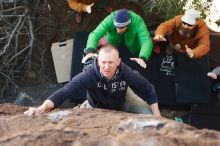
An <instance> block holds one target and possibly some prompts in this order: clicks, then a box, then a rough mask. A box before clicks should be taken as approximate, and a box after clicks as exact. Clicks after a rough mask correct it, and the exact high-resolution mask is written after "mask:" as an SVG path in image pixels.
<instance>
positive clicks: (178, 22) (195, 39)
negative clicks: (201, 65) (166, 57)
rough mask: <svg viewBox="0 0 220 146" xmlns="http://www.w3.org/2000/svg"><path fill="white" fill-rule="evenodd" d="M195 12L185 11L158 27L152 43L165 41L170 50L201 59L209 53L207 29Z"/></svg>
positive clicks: (198, 14) (191, 10)
mask: <svg viewBox="0 0 220 146" xmlns="http://www.w3.org/2000/svg"><path fill="white" fill-rule="evenodd" d="M199 18H200V12H199V11H197V10H193V9H190V10H187V11H185V14H184V15H179V16H176V17H174V18H173V19H170V20H168V21H166V22H164V23H162V24H160V25H159V26H158V28H157V29H156V31H155V37H154V39H153V40H154V41H156V42H159V41H166V38H168V39H169V44H170V45H169V46H170V47H171V48H172V50H176V51H179V52H181V53H185V54H186V55H187V56H188V57H189V58H201V57H203V56H204V55H206V54H207V53H208V52H209V49H210V40H209V34H210V32H209V29H208V27H207V25H206V24H205V22H204V21H203V20H202V19H199Z"/></svg>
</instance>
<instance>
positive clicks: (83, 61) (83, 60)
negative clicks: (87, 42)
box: [82, 53, 97, 63]
mask: <svg viewBox="0 0 220 146" xmlns="http://www.w3.org/2000/svg"><path fill="white" fill-rule="evenodd" d="M94 56H97V54H95V53H88V54H86V56H84V57H83V59H82V63H85V62H86V61H87V60H88V59H89V58H92V57H94Z"/></svg>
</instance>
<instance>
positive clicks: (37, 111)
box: [24, 107, 44, 116]
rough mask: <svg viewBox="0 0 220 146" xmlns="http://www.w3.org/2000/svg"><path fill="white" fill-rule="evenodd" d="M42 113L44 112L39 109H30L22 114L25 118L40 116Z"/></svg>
mask: <svg viewBox="0 0 220 146" xmlns="http://www.w3.org/2000/svg"><path fill="white" fill-rule="evenodd" d="M43 112H44V110H43V109H41V108H39V107H38V108H34V107H30V108H29V109H28V110H27V111H25V112H24V114H25V115H27V116H34V115H40V114H42V113H43Z"/></svg>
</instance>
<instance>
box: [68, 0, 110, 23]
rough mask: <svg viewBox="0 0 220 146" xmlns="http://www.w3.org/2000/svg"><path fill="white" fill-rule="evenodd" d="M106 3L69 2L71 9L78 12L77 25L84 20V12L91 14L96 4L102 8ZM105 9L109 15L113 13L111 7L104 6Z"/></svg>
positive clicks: (82, 0) (97, 0) (76, 0)
mask: <svg viewBox="0 0 220 146" xmlns="http://www.w3.org/2000/svg"><path fill="white" fill-rule="evenodd" d="M104 3H106V0H68V5H69V7H70V8H71V9H73V10H75V11H76V12H77V13H76V18H75V20H76V22H77V23H80V22H81V20H82V12H86V13H91V12H92V7H93V5H94V4H97V5H100V6H102V5H103V4H104ZM103 9H104V10H105V11H107V12H108V13H111V12H112V8H111V7H109V6H104V7H103Z"/></svg>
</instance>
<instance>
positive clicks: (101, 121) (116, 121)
mask: <svg viewBox="0 0 220 146" xmlns="http://www.w3.org/2000/svg"><path fill="white" fill-rule="evenodd" d="M26 109H27V107H22V106H15V105H10V104H3V105H0V145H4V146H15V145H16V146H17V145H26V146H32V145H35V146H46V145H56V146H84V145H90V146H123V145H127V146H133V145H136V146H168V145H169V146H195V145H198V146H218V145H220V133H219V132H217V131H214V130H207V129H203V130H198V129H196V128H194V127H190V126H188V125H185V124H183V123H178V122H175V121H173V120H168V119H165V118H154V117H151V116H147V115H137V114H129V113H124V112H118V111H109V110H101V109H74V110H73V109H69V110H62V111H60V110H56V111H52V112H49V113H47V114H44V115H40V116H33V117H27V116H25V115H24V114H23V111H25V110H26Z"/></svg>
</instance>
